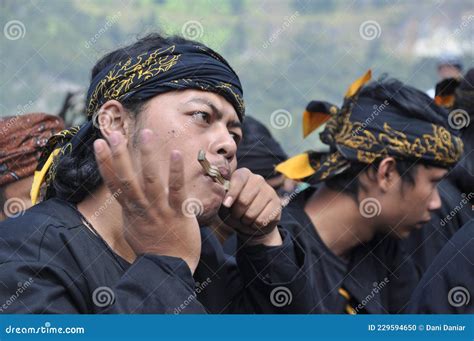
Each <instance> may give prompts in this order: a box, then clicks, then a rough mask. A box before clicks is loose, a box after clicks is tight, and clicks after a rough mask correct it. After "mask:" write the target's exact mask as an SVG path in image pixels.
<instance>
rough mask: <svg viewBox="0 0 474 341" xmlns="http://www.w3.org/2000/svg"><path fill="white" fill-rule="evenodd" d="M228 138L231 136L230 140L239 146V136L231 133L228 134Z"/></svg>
mask: <svg viewBox="0 0 474 341" xmlns="http://www.w3.org/2000/svg"><path fill="white" fill-rule="evenodd" d="M230 136H232V138H233V139H234V141H235V143H236V144H239V142H240V139H241V137H240V135H239V134H236V133H232V132H231V133H230Z"/></svg>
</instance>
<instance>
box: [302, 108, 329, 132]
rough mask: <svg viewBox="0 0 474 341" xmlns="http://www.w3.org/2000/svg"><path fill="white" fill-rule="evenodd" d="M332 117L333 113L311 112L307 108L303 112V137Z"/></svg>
mask: <svg viewBox="0 0 474 341" xmlns="http://www.w3.org/2000/svg"><path fill="white" fill-rule="evenodd" d="M330 118H331V115H329V114H327V113H325V112H310V111H307V110H305V112H304V113H303V137H306V136H308V135H309V134H311V133H312V132H313V131H314V130H315V129H317V128H319V127H320V126H321V125H322V124H323V123H325V122H326V121H327V120H329V119H330Z"/></svg>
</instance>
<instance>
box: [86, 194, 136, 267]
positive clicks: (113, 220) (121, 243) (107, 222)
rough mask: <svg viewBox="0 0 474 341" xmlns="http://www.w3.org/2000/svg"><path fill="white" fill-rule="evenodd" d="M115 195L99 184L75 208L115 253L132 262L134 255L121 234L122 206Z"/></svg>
mask: <svg viewBox="0 0 474 341" xmlns="http://www.w3.org/2000/svg"><path fill="white" fill-rule="evenodd" d="M116 197H117V196H116V195H112V194H111V193H110V191H109V190H108V189H107V187H106V186H104V185H101V186H100V187H99V188H98V189H97V190H96V191H95V192H94V193H93V194H92V195H89V196H88V197H86V199H84V200H83V201H81V202H80V203H79V204H78V205H77V208H78V210H79V212H81V214H82V215H83V216H84V217H85V218H86V219H87V221H88V222H89V223H90V224H91V225H92V227H93V228H94V230H95V231H96V232H97V233H98V234H99V235H100V237H102V239H104V240H105V242H106V243H107V244H108V245H109V246H110V247H111V248H112V250H114V252H115V253H117V254H118V255H119V256H120V257H122V258H124V259H125V260H127V261H128V262H129V263H133V261H134V260H135V258H136V255H135V253H134V252H133V250H132V249H131V247H130V246H129V245H128V243H127V242H126V240H125V238H124V236H123V229H122V208H121V206H120V204H119V203H118V201H117V200H116Z"/></svg>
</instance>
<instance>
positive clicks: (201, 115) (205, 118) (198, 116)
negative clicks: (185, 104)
mask: <svg viewBox="0 0 474 341" xmlns="http://www.w3.org/2000/svg"><path fill="white" fill-rule="evenodd" d="M193 117H194V118H195V119H198V120H202V121H204V122H206V123H210V122H211V115H209V114H208V113H207V112H204V111H196V112H195V113H193Z"/></svg>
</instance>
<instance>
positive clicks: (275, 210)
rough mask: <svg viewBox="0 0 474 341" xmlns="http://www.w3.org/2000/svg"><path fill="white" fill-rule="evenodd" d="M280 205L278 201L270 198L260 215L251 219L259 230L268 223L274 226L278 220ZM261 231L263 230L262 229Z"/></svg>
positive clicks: (263, 228)
mask: <svg viewBox="0 0 474 341" xmlns="http://www.w3.org/2000/svg"><path fill="white" fill-rule="evenodd" d="M280 217H281V206H280V205H279V201H276V200H275V199H274V200H271V201H270V202H269V203H268V204H267V206H265V208H264V209H263V210H262V211H261V213H260V215H259V216H258V217H257V219H255V220H254V221H253V225H254V226H255V227H257V228H258V229H259V230H260V231H262V230H265V228H267V227H268V226H269V225H270V224H271V225H272V226H276V225H277V224H278V222H279V221H280ZM262 232H263V231H262Z"/></svg>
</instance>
